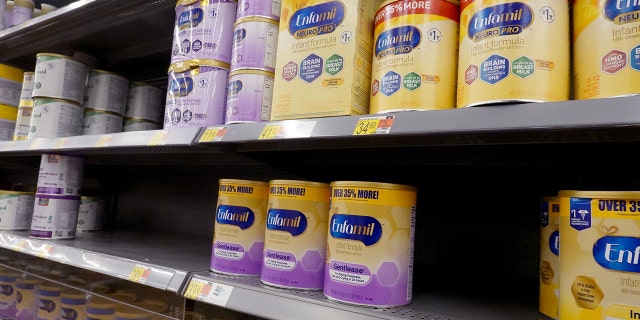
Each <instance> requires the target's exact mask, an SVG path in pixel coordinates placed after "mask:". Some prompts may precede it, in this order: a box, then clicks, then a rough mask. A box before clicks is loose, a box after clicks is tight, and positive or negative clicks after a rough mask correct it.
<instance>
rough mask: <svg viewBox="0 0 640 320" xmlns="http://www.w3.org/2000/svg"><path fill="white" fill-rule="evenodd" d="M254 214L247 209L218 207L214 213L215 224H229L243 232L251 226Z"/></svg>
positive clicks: (226, 206)
mask: <svg viewBox="0 0 640 320" xmlns="http://www.w3.org/2000/svg"><path fill="white" fill-rule="evenodd" d="M254 220H255V214H254V213H253V210H251V209H249V208H247V207H239V206H228V205H220V206H218V210H217V213H216V223H221V224H230V225H234V226H238V227H240V229H242V230H244V229H247V228H249V227H251V226H252V225H253V221H254Z"/></svg>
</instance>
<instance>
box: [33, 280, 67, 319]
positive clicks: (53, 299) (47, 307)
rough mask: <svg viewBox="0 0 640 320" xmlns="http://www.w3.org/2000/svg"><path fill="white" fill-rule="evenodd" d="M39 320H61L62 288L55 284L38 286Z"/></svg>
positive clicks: (37, 317)
mask: <svg viewBox="0 0 640 320" xmlns="http://www.w3.org/2000/svg"><path fill="white" fill-rule="evenodd" d="M37 290H38V311H37V316H36V319H37V320H60V311H61V310H60V302H61V301H60V300H61V297H60V295H61V294H62V291H61V290H62V288H60V287H59V286H57V285H54V284H49V283H45V284H41V285H39V286H38V289H37Z"/></svg>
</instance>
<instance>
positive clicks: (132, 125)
mask: <svg viewBox="0 0 640 320" xmlns="http://www.w3.org/2000/svg"><path fill="white" fill-rule="evenodd" d="M158 129H162V125H161V124H160V123H156V122H153V121H150V120H146V119H139V118H124V125H123V126H122V132H130V131H145V130H158Z"/></svg>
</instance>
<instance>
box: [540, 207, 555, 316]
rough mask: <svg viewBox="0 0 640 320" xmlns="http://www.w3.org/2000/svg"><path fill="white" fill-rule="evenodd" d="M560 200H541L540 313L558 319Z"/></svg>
mask: <svg viewBox="0 0 640 320" xmlns="http://www.w3.org/2000/svg"><path fill="white" fill-rule="evenodd" d="M559 253H560V200H559V199H558V197H555V196H553V197H543V198H541V199H540V289H539V304H538V309H539V311H540V313H542V314H544V315H546V316H547V317H550V318H553V319H558V306H559V301H558V296H559V295H560V292H559V285H560V256H559Z"/></svg>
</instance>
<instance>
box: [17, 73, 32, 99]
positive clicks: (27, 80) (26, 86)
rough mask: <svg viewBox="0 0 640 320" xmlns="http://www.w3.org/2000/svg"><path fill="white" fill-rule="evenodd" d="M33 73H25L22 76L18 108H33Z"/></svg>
mask: <svg viewBox="0 0 640 320" xmlns="http://www.w3.org/2000/svg"><path fill="white" fill-rule="evenodd" d="M34 76H35V72H25V73H24V74H23V76H22V90H21V91H20V102H19V104H18V107H33V99H32V98H31V95H32V92H33V78H34Z"/></svg>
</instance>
